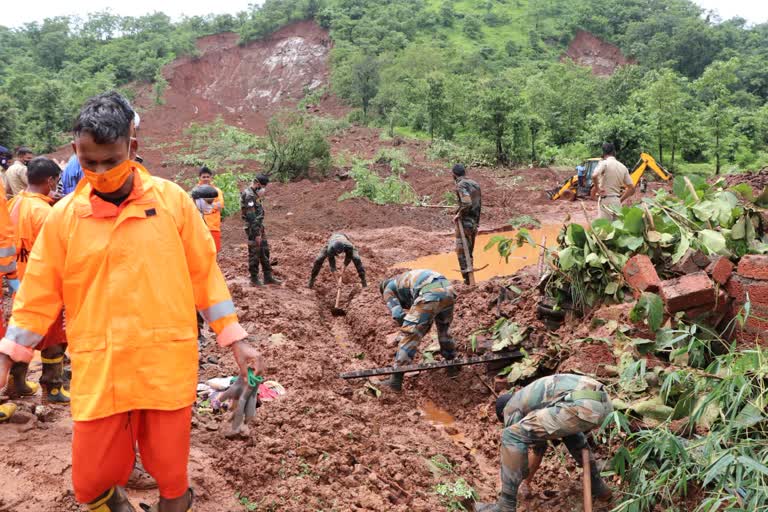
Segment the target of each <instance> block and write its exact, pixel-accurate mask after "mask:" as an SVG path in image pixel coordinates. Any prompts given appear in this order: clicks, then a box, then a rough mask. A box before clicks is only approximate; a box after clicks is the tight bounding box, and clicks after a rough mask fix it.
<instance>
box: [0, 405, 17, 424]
mask: <svg viewBox="0 0 768 512" xmlns="http://www.w3.org/2000/svg"><path fill="white" fill-rule="evenodd" d="M15 413H16V404H14V403H12V402H9V403H7V404H2V405H0V423H5V422H6V421H8V420H9V419H11V416H13V415H14V414H15Z"/></svg>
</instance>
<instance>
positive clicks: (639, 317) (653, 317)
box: [629, 292, 664, 332]
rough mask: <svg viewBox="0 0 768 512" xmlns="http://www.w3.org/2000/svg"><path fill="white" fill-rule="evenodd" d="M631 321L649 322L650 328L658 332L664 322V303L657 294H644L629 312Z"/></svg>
mask: <svg viewBox="0 0 768 512" xmlns="http://www.w3.org/2000/svg"><path fill="white" fill-rule="evenodd" d="M629 319H630V320H631V321H633V322H641V321H643V320H647V321H648V327H650V329H651V331H653V332H656V331H658V330H659V328H660V327H661V323H662V321H663V320H664V302H663V301H662V300H661V297H659V296H658V295H656V294H655V293H649V292H644V293H643V294H642V295H641V296H640V298H639V299H638V300H637V302H636V303H635V307H633V308H632V311H630V312H629Z"/></svg>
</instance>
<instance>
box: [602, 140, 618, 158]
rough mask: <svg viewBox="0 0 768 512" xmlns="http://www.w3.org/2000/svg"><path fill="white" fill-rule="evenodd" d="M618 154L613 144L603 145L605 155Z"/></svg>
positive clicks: (606, 143)
mask: <svg viewBox="0 0 768 512" xmlns="http://www.w3.org/2000/svg"><path fill="white" fill-rule="evenodd" d="M615 154H616V147H615V146H614V145H613V142H605V143H603V155H609V156H610V155H615Z"/></svg>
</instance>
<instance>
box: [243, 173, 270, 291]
mask: <svg viewBox="0 0 768 512" xmlns="http://www.w3.org/2000/svg"><path fill="white" fill-rule="evenodd" d="M240 208H241V211H242V217H243V220H244V221H245V233H246V235H247V236H248V271H249V272H250V274H251V282H253V283H259V282H260V281H259V263H261V266H262V267H263V268H264V281H265V282H267V281H271V280H272V265H271V264H270V262H269V242H268V241H267V232H266V231H265V230H264V205H263V204H262V201H261V198H260V197H259V196H258V195H257V194H256V192H254V190H253V189H252V188H251V187H246V189H245V190H244V191H243V193H242V194H240Z"/></svg>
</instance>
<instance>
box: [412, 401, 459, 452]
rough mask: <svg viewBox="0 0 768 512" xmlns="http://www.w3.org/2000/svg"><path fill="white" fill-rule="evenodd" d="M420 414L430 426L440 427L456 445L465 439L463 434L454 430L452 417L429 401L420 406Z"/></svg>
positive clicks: (454, 421)
mask: <svg viewBox="0 0 768 512" xmlns="http://www.w3.org/2000/svg"><path fill="white" fill-rule="evenodd" d="M421 413H422V414H423V415H424V419H425V420H427V422H429V423H430V424H432V425H435V426H438V427H442V428H443V429H444V430H445V433H446V434H447V435H448V437H450V438H451V439H452V440H453V441H455V442H457V443H463V441H464V440H465V439H466V437H465V436H464V434H462V433H461V432H459V430H458V429H457V428H456V426H455V423H456V420H455V419H454V417H453V416H451V413H449V412H448V411H446V410H445V409H442V408H440V407H438V406H437V405H435V403H434V402H432V401H431V400H427V401H426V402H424V405H422V406H421Z"/></svg>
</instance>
